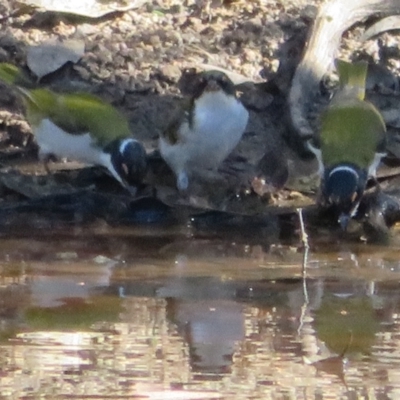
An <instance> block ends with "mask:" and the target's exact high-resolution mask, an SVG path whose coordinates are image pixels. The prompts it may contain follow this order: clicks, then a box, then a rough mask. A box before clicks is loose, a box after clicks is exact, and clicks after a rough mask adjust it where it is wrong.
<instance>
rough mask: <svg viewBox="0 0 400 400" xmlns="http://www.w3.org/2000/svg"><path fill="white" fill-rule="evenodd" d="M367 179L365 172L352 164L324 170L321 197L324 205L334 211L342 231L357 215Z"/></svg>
mask: <svg viewBox="0 0 400 400" xmlns="http://www.w3.org/2000/svg"><path fill="white" fill-rule="evenodd" d="M367 178H368V173H367V171H365V170H362V169H360V168H358V167H357V166H355V165H353V164H339V165H335V166H333V167H331V168H328V169H326V170H325V173H324V178H323V185H322V197H323V200H324V203H325V204H326V205H327V206H328V207H332V208H333V209H334V212H335V213H336V214H337V215H338V219H339V223H340V225H341V227H342V228H343V229H344V230H346V228H347V224H348V222H349V220H350V218H352V217H354V216H355V214H356V213H357V209H358V205H359V203H360V200H361V197H362V195H363V193H364V190H365V186H366V184H367Z"/></svg>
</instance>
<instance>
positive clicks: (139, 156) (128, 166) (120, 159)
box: [107, 138, 147, 187]
mask: <svg viewBox="0 0 400 400" xmlns="http://www.w3.org/2000/svg"><path fill="white" fill-rule="evenodd" d="M107 150H108V151H109V153H110V154H111V164H112V166H113V167H114V169H115V172H116V173H117V175H118V176H119V178H120V180H121V181H122V183H123V184H124V186H127V187H128V186H129V185H138V184H140V183H141V182H142V181H143V178H144V176H145V174H146V172H147V154H146V150H145V149H144V147H143V145H142V144H141V143H140V142H138V141H137V140H135V139H131V138H128V139H120V140H116V141H114V142H113V143H111V144H110V146H109V148H108V149H107Z"/></svg>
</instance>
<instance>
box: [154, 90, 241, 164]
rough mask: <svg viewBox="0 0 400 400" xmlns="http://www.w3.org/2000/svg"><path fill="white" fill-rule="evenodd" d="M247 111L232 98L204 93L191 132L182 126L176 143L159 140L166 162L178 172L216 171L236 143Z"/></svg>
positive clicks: (213, 93) (214, 93) (217, 93)
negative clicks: (198, 169)
mask: <svg viewBox="0 0 400 400" xmlns="http://www.w3.org/2000/svg"><path fill="white" fill-rule="evenodd" d="M248 116H249V114H248V111H247V110H246V108H245V107H244V106H243V105H242V104H241V103H240V102H239V101H238V100H237V99H235V98H234V97H233V96H229V97H228V96H226V95H225V94H223V93H222V92H210V93H205V94H204V95H203V96H202V97H201V98H200V99H198V100H197V101H196V112H195V116H194V120H193V127H194V128H193V129H194V130H192V129H190V127H189V125H188V124H184V125H183V126H182V127H181V128H180V131H179V135H178V136H179V138H180V140H179V142H178V143H175V144H173V145H171V144H169V143H168V142H166V141H165V140H164V139H161V140H160V151H161V154H162V155H163V157H164V159H165V160H166V162H167V163H168V164H169V165H170V166H171V167H172V169H174V170H175V172H177V171H182V170H188V171H190V170H194V169H197V168H218V166H219V165H220V164H221V163H222V161H224V159H225V158H226V157H227V156H228V155H229V154H230V153H231V152H232V150H233V149H234V148H235V147H236V146H237V144H238V143H239V141H240V139H241V137H242V135H243V132H244V130H245V128H246V125H247V121H248Z"/></svg>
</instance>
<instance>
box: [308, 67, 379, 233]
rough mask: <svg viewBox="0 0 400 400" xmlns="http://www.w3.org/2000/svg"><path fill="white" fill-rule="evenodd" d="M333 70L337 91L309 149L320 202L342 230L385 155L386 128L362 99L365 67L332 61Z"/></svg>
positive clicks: (356, 207) (377, 112)
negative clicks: (315, 166) (315, 162)
mask: <svg viewBox="0 0 400 400" xmlns="http://www.w3.org/2000/svg"><path fill="white" fill-rule="evenodd" d="M336 67H337V70H338V73H339V84H340V87H339V89H338V91H337V92H336V93H335V95H334V97H333V98H332V100H331V102H330V104H329V106H328V107H327V109H326V110H325V111H324V112H323V113H322V115H321V127H320V135H319V137H318V138H317V139H316V140H314V141H310V142H309V147H310V149H311V151H313V153H314V154H315V155H316V157H317V159H318V163H319V173H320V175H321V196H322V202H323V203H324V204H325V205H327V206H329V207H333V208H334V209H335V212H336V215H337V216H338V222H339V223H340V225H341V227H342V228H343V229H344V230H346V228H347V224H348V222H349V220H350V218H352V217H354V216H355V215H356V214H357V210H358V206H359V204H360V201H361V198H362V196H363V194H364V191H365V188H366V184H367V181H368V178H375V176H376V169H377V167H378V165H379V163H380V161H381V159H382V157H384V156H385V150H386V126H385V123H384V121H383V118H382V115H381V114H380V112H379V111H378V110H377V108H376V107H375V106H374V105H373V104H372V103H370V102H369V101H366V100H365V99H364V97H365V81H366V76H367V69H368V64H367V63H366V62H363V61H359V62H354V63H349V62H345V61H341V60H337V62H336ZM316 143H317V144H316Z"/></svg>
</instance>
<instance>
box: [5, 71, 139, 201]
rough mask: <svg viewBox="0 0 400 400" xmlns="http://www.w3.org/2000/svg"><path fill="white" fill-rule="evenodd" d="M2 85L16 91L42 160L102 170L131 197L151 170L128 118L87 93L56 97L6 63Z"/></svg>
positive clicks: (59, 94)
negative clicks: (9, 86)
mask: <svg viewBox="0 0 400 400" xmlns="http://www.w3.org/2000/svg"><path fill="white" fill-rule="evenodd" d="M0 80H1V81H3V82H4V83H6V84H8V85H11V86H12V87H14V88H16V90H17V91H18V93H19V94H20V95H21V96H22V98H23V101H24V105H25V108H26V119H27V121H28V123H29V124H30V126H31V128H32V131H33V134H34V137H35V140H36V142H37V144H38V147H39V154H38V155H39V159H40V160H42V161H44V162H45V166H46V169H48V168H47V163H48V161H49V160H50V159H51V158H52V157H56V158H67V159H70V160H75V161H79V162H82V163H85V164H90V165H99V166H102V167H104V168H106V169H107V170H108V171H109V173H110V174H111V175H112V176H113V177H114V178H115V179H116V180H117V181H118V182H119V183H120V184H121V185H122V186H123V187H124V188H126V189H127V190H128V191H129V192H130V193H131V194H135V193H136V187H135V186H137V185H139V184H140V183H141V182H142V180H143V178H144V176H145V174H146V170H147V155H146V150H145V149H144V147H143V145H142V144H141V143H140V142H139V141H138V140H136V139H134V138H133V137H132V136H131V132H130V129H129V125H128V121H127V119H126V118H125V116H124V115H123V114H122V113H120V112H119V111H118V110H117V109H115V108H114V107H113V106H111V105H110V104H108V103H106V102H104V101H103V100H101V99H100V98H99V97H97V96H94V95H92V94H89V93H85V92H76V93H56V92H54V91H51V90H49V89H46V88H35V86H36V85H34V83H33V82H32V81H31V80H30V79H29V78H28V76H27V75H26V74H24V73H23V71H22V70H20V69H19V68H18V67H16V66H15V65H12V64H8V63H0Z"/></svg>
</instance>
